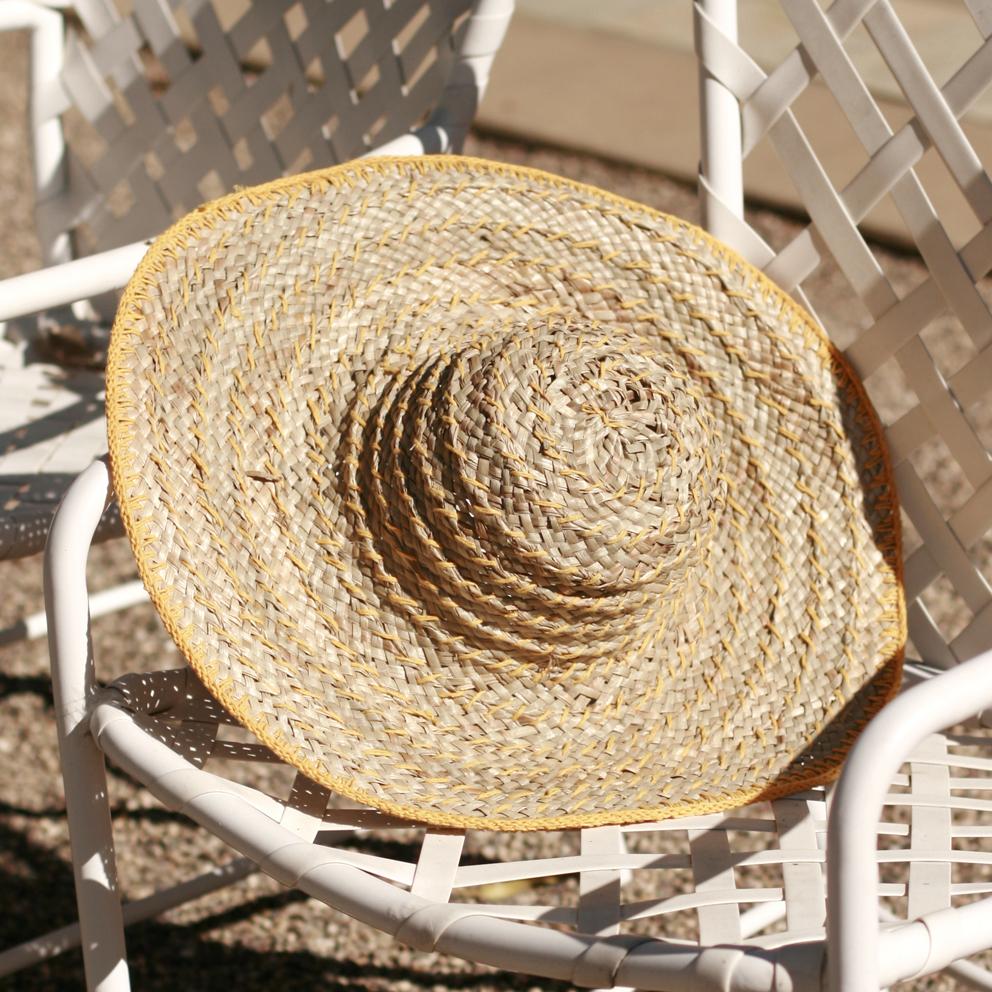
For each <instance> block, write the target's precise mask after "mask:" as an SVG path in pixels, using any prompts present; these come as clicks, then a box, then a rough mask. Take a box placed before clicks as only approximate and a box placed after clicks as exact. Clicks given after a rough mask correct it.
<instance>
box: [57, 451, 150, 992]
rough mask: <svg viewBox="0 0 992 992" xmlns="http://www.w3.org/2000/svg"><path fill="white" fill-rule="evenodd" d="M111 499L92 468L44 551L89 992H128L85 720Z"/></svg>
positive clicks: (102, 795)
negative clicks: (96, 562) (89, 567)
mask: <svg viewBox="0 0 992 992" xmlns="http://www.w3.org/2000/svg"><path fill="white" fill-rule="evenodd" d="M109 496H110V479H109V475H108V473H107V466H106V465H105V464H104V463H103V462H94V463H93V464H92V465H91V466H90V467H89V468H88V469H86V471H85V472H83V473H82V475H80V476H79V478H77V479H76V481H75V482H74V483H73V484H72V486H70V488H69V491H68V492H67V493H66V495H65V498H64V499H63V501H62V505H61V506H60V507H59V509H58V510H57V511H56V514H55V518H54V519H53V521H52V527H51V530H50V531H49V534H48V543H47V544H46V546H45V606H46V610H47V612H48V649H49V654H50V656H51V660H52V688H53V691H54V696H55V718H56V725H57V727H58V733H59V749H60V751H61V756H62V777H63V782H64V786H65V802H66V814H67V817H68V820H69V838H70V843H71V847H72V866H73V875H74V877H75V881H76V903H77V906H78V908H79V923H80V929H81V935H82V949H83V963H84V967H85V971H86V985H87V988H88V989H89V990H90V992H127V990H129V989H130V987H131V986H130V980H129V978H128V969H127V959H126V955H125V950H124V923H123V918H122V914H121V904H120V896H119V893H118V889H117V870H116V864H115V860H114V845H113V835H112V832H111V824H110V808H109V804H108V801H107V774H106V769H105V767H104V762H103V755H102V754H101V752H100V751H99V749H98V748H97V747H96V744H95V742H94V740H93V738H92V736H91V735H90V732H89V722H88V719H87V713H88V708H89V705H90V703H91V701H92V699H93V696H94V693H95V690H96V679H95V675H94V671H93V656H92V652H91V650H90V637H89V609H88V607H89V604H88V600H87V595H86V556H87V552H88V550H89V546H90V542H91V541H92V538H93V533H94V531H95V530H96V527H97V524H98V523H99V522H100V517H101V516H102V514H103V510H104V507H105V506H106V504H107V501H108V499H109Z"/></svg>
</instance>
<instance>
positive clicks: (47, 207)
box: [0, 0, 510, 643]
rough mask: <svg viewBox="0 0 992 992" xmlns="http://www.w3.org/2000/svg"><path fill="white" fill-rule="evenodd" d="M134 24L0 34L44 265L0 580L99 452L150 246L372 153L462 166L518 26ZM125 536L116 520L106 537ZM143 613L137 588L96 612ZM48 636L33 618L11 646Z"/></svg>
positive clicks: (241, 12)
mask: <svg viewBox="0 0 992 992" xmlns="http://www.w3.org/2000/svg"><path fill="white" fill-rule="evenodd" d="M132 6H133V9H132V10H131V13H129V14H128V15H127V16H124V15H122V14H121V13H120V12H119V9H118V5H117V4H115V3H114V2H113V0H79V2H78V3H75V4H73V5H72V6H71V7H67V6H66V5H65V4H55V3H51V4H49V3H44V2H41V0H38V2H35V0H4V2H3V3H2V4H0V30H17V29H22V30H24V29H26V30H28V31H29V32H30V37H31V80H30V109H29V115H30V121H29V136H30V140H31V142H32V148H31V151H32V153H33V154H32V158H33V166H34V181H35V190H36V211H35V214H36V220H37V229H38V235H39V239H40V243H41V251H42V256H43V260H44V263H45V265H46V266H47V267H46V268H44V269H41V270H40V271H37V272H33V273H29V274H27V275H23V276H17V277H14V278H9V279H6V280H3V281H0V321H4V320H6V321H8V322H9V323H8V325H7V327H6V331H5V332H4V333H0V397H2V399H0V561H2V560H5V559H8V558H20V557H24V556H27V555H32V554H36V553H38V552H40V551H41V549H42V547H43V546H44V541H45V535H46V534H47V531H48V526H49V523H50V521H51V515H52V513H53V512H54V509H55V506H56V505H57V503H58V500H59V499H60V498H61V496H62V495H63V494H64V492H65V489H66V487H67V486H68V484H69V482H70V481H71V480H72V479H73V478H74V477H75V475H77V474H78V473H79V472H80V471H81V470H82V469H83V468H85V467H86V465H88V464H89V463H90V462H91V461H92V460H93V458H94V457H96V456H98V455H99V454H100V453H101V452H102V451H104V450H105V447H106V443H105V435H106V429H105V425H104V421H103V403H102V390H103V382H102V374H101V373H100V372H99V370H98V369H97V368H94V367H87V366H92V365H93V364H94V358H95V359H96V362H95V364H97V365H98V364H99V361H100V357H99V352H100V350H101V348H102V347H103V345H105V342H106V331H107V328H108V326H109V321H110V319H111V318H112V317H113V310H114V307H115V305H116V294H115V293H114V292H113V291H114V290H116V289H119V288H120V287H121V286H123V285H124V283H125V282H126V281H127V279H128V278H129V276H130V275H131V273H132V272H133V270H134V266H135V264H136V263H137V261H138V259H140V257H141V256H142V254H143V253H144V250H145V247H146V245H147V240H146V239H149V238H151V237H153V236H154V235H156V234H157V233H159V232H160V231H162V230H163V229H164V228H165V227H167V226H168V225H169V223H171V221H172V220H174V219H176V218H177V217H178V216H181V215H182V214H183V213H185V212H186V211H187V210H189V209H192V208H193V207H194V206H196V204H197V203H200V202H202V201H203V200H204V199H208V198H211V197H214V196H219V195H220V194H221V193H224V192H227V191H228V190H230V189H231V188H232V187H233V186H235V185H245V186H247V185H252V184H254V183H257V182H260V181H263V180H265V179H270V178H274V177H276V176H278V175H281V174H283V173H287V172H294V171H300V170H303V169H306V168H317V167H319V166H323V165H331V164H333V163H335V162H340V161H344V160H346V159H349V158H354V157H356V156H360V155H364V154H374V153H376V152H379V153H381V152H383V151H386V152H393V153H400V154H403V153H413V152H424V151H448V150H458V149H459V148H460V147H461V144H462V141H463V139H464V136H465V133H466V131H467V128H468V125H469V123H470V122H471V120H472V117H473V115H474V112H475V109H476V106H477V104H478V101H479V99H480V98H481V95H482V92H483V90H484V89H485V85H486V81H487V78H488V71H489V63H490V61H491V58H492V54H493V52H494V51H495V49H496V48H497V47H498V45H499V41H500V39H501V37H502V32H503V30H504V28H505V23H506V18H507V16H508V12H509V9H510V4H509V3H508V2H507V3H501V4H497V5H494V4H492V3H489V4H485V3H483V4H477V5H476V6H477V8H480V9H477V10H476V12H475V13H474V14H473V15H472V21H471V24H469V23H467V22H466V20H465V18H466V17H467V15H468V13H469V10H470V8H471V6H472V3H471V0H450V2H447V0H446V2H444V3H430V4H429V3H426V2H418V0H414V2H405V0H404V2H398V3H392V4H387V3H383V2H359V0H347V2H336V3H329V2H325V0H307V2H305V3H289V2H281V0H280V2H265V3H254V4H231V3H226V4H225V3H224V2H223V0H220V2H218V3H216V4H215V3H211V2H206V0H137V2H136V3H134V4H133V5H132ZM59 8H64V9H59ZM121 9H124V8H121ZM411 131H412V132H413V133H411ZM373 150H374V151H373ZM79 301H86V303H85V305H81V304H80V303H79ZM67 304H76V305H75V307H74V310H75V314H74V313H72V312H71V311H69V310H68V309H66V305H67ZM38 311H45V314H44V316H43V317H42V319H41V320H40V321H39V318H38V317H37V316H36V313H37V312H38ZM120 533H121V530H120V522H119V520H118V519H117V516H116V512H115V510H114V508H113V507H112V506H111V507H109V508H108V512H107V515H106V517H105V519H104V520H103V522H102V524H101V526H100V529H99V531H98V537H100V538H105V537H108V536H112V535H115V534H120ZM143 598H144V593H143V590H142V589H141V586H140V583H137V582H132V583H127V584H125V585H124V586H121V587H118V588H116V589H113V590H104V591H103V592H102V593H100V594H97V595H96V596H95V597H94V604H93V607H94V611H95V612H96V613H103V612H107V611H109V610H113V609H117V608H119V607H122V606H126V605H128V604H130V603H133V602H136V601H140V600H142V599H143ZM44 629H45V628H44V617H43V615H41V614H39V615H36V616H31V617H28V618H26V619H25V620H23V621H21V622H20V623H18V624H17V625H15V626H14V627H12V628H8V629H6V630H3V631H0V643H9V642H11V641H14V640H17V639H20V638H21V637H24V636H38V635H41V634H44Z"/></svg>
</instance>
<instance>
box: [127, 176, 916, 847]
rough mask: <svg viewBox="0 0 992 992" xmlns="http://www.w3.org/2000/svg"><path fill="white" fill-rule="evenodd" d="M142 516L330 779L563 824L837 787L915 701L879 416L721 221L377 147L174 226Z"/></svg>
mask: <svg viewBox="0 0 992 992" xmlns="http://www.w3.org/2000/svg"><path fill="white" fill-rule="evenodd" d="M108 419H109V424H110V447H111V456H112V468H113V474H114V481H115V485H116V488H117V492H118V494H119V498H120V502H121V511H122V517H123V519H124V521H125V524H126V527H127V530H128V533H129V535H130V538H131V541H132V544H133V546H134V548H135V552H136V555H137V558H138V563H139V567H140V570H141V573H142V576H143V578H144V581H145V582H146V584H147V585H148V587H149V590H150V592H151V595H152V599H153V601H154V602H155V604H156V606H157V608H158V610H159V612H160V614H161V615H162V617H163V619H164V621H165V623H166V625H167V627H168V628H169V630H170V632H171V633H172V635H173V637H174V638H175V639H176V641H177V643H178V644H179V646H180V648H181V649H182V651H183V653H184V654H185V656H186V657H187V658H188V660H189V662H190V664H191V665H192V666H193V668H194V669H195V671H196V672H197V673H198V675H199V676H200V678H202V679H203V681H204V682H205V684H206V685H207V687H208V688H209V689H210V690H211V691H212V692H213V693H214V694H215V695H216V696H217V697H218V698H219V699H220V700H221V701H222V702H223V703H224V704H225V705H226V706H227V707H228V708H229V709H230V710H231V711H232V712H233V713H234V714H235V716H237V717H238V719H240V720H241V721H242V722H243V723H244V724H245V725H246V726H248V727H249V728H251V729H252V730H253V731H254V732H255V733H256V734H257V735H258V736H259V738H261V740H263V741H264V742H265V743H266V744H268V745H269V746H270V747H271V748H272V749H273V750H274V751H275V752H276V753H277V754H279V755H280V756H281V757H283V758H284V759H286V760H287V761H289V762H290V763H292V764H293V765H295V766H297V767H298V768H300V769H301V770H303V771H304V772H305V773H306V774H307V775H309V776H310V777H311V778H313V779H314V780H315V781H317V782H320V783H322V784H325V785H327V786H329V787H330V788H332V789H334V790H336V791H338V792H340V793H343V794H345V795H346V796H349V797H351V798H352V799H355V800H358V801H361V802H364V803H368V804H370V805H373V806H376V807H379V808H381V809H383V810H386V811H389V812H392V813H395V814H397V815H400V816H407V817H411V818H414V819H419V820H422V821H427V822H431V823H437V824H443V825H452V826H485V827H490V828H495V829H538V828H542V829H551V828H557V827H564V826H584V825H593V824H601V823H611V822H612V823H618V822H631V821H636V820H641V819H655V818H661V817H668V816H673V815H676V814H680V813H684V812H686V811H689V810H700V811H701V810H715V809H720V808H725V807H727V806H730V805H732V804H735V803H739V802H743V801H746V800H748V799H751V798H754V797H757V796H759V795H766V796H770V795H777V794H782V793H784V792H786V791H788V790H792V789H795V788H798V787H802V786H805V785H811V784H813V783H816V782H822V781H824V780H826V779H827V778H829V777H830V776H831V775H832V774H833V773H834V772H835V770H836V768H837V766H838V764H839V762H840V761H841V760H842V758H843V755H844V753H845V752H846V749H847V748H848V747H849V745H850V743H851V742H852V739H853V737H854V735H855V734H856V733H857V731H858V730H859V729H860V727H861V726H863V724H864V723H865V722H866V720H867V719H869V718H870V716H871V715H872V714H873V713H874V712H875V711H876V710H877V709H878V708H879V707H880V706H881V704H882V703H883V702H884V701H885V700H886V699H887V698H889V696H890V695H891V694H892V692H893V691H894V690H895V688H896V686H897V684H898V680H899V674H900V668H901V659H902V645H903V642H904V638H905V617H904V606H903V601H902V596H901V575H900V563H899V528H898V511H897V508H896V504H895V498H894V492H893V489H892V482H891V475H890V467H889V463H888V458H887V455H886V453H885V451H884V448H883V446H882V441H881V431H880V427H879V424H878V422H877V420H876V418H875V415H874V413H873V411H872V410H871V408H870V406H869V404H868V401H867V399H866V398H865V395H864V392H863V390H862V388H861V386H860V384H859V383H858V382H856V380H855V379H854V378H853V376H852V373H851V372H850V370H849V369H848V367H847V366H846V365H845V364H844V362H843V360H842V359H841V358H840V357H839V356H838V355H837V354H836V353H835V352H833V351H832V349H831V347H830V345H829V344H828V342H827V341H826V339H825V338H824V336H823V335H822V333H821V332H820V331H819V330H818V329H817V327H816V326H815V325H814V324H813V323H812V321H811V320H810V319H809V318H808V317H807V316H806V315H805V314H804V313H803V312H802V311H801V310H800V309H799V308H798V307H797V306H796V305H795V304H794V303H793V302H792V301H791V300H789V299H788V298H787V297H786V296H785V295H784V294H783V293H781V292H780V291H779V290H777V289H776V288H775V287H774V286H773V285H772V284H771V283H769V282H768V281H767V280H765V279H764V278H763V277H762V276H761V275H760V274H759V273H758V272H757V271H756V270H754V269H752V268H751V267H750V266H748V265H747V264H746V263H744V262H743V261H741V260H740V259H738V258H737V257H736V256H734V255H732V254H731V253H730V252H729V251H727V250H726V249H725V248H723V247H722V246H721V245H719V244H718V243H717V242H715V241H713V240H712V239H711V238H709V237H708V236H707V235H705V234H704V233H703V232H702V231H700V230H698V229H696V228H694V227H691V226H690V225H687V224H685V223H683V222H681V221H678V220H675V219H673V218H671V217H667V216H665V215H663V214H659V213H656V212H654V211H651V210H649V209H647V208H645V207H641V206H638V205H636V204H633V203H630V202H627V201H624V200H620V199H618V198H616V197H613V196H610V195H608V194H605V193H602V192H600V191H598V190H595V189H592V188H589V187H584V186H580V185H578V184H574V183H570V182H567V181H564V180H561V179H557V178H555V177H552V176H548V175H545V174H543V173H540V172H536V171H532V170H525V169H515V168H510V167H506V166H499V165H495V164H492V163H486V162H481V161H476V160H470V159H435V158H423V159H395V160H380V161H375V162H368V163H360V164H353V165H348V166H342V167H338V168H335V169H332V170H329V171H325V172H317V173H312V174H309V175H305V176H300V177H297V178H294V179H289V180H282V181H279V182H276V183H273V184H270V185H268V186H263V187H258V188H256V189H252V190H247V191H244V192H240V193H237V194H234V195H233V196H230V197H227V198H225V199H223V200H219V201H217V202H215V203H213V204H210V205H208V206H206V207H204V208H202V209H201V210H200V211H198V212H196V213H194V214H192V215H190V216H189V217H187V218H186V219H185V220H184V221H182V222H180V223H179V224H178V225H177V226H176V227H174V228H173V229H172V230H171V231H169V232H168V233H167V234H166V235H164V236H163V237H162V238H161V239H160V240H159V241H158V242H157V243H156V245H155V246H154V247H153V248H152V250H151V251H150V252H149V253H148V256H147V257H146V259H145V260H144V262H143V263H142V265H141V266H140V268H139V270H138V272H137V273H136V275H135V277H134V279H133V280H132V282H131V284H130V286H129V288H128V290H127V293H126V295H125V298H124V301H123V303H122V306H121V310H120V312H119V315H118V319H117V323H116V325H115V328H114V334H113V339H112V343H111V353H110V361H109V366H108Z"/></svg>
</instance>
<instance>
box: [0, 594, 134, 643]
mask: <svg viewBox="0 0 992 992" xmlns="http://www.w3.org/2000/svg"><path fill="white" fill-rule="evenodd" d="M147 601H148V593H147V592H146V591H145V587H144V585H143V584H142V583H141V581H140V580H139V579H135V580H134V581H132V582H122V583H121V584H120V585H117V586H112V587H111V588H110V589H102V590H101V591H100V592H95V593H93V595H92V596H90V619H92V618H93V617H102V616H104V615H105V614H107V613H114V612H116V611H117V610H126V609H127V608H128V607H129V606H135V605H137V604H138V603H145V602H147ZM47 633H48V616H47V615H46V614H45V612H44V611H42V612H40V613H31V614H29V615H28V616H26V617H23V618H22V619H20V620H18V621H17V623H15V624H13V625H12V626H10V627H5V628H3V629H2V630H0V645H5V644H15V643H16V642H17V641H30V640H34V638H36V637H44V636H45V634H47Z"/></svg>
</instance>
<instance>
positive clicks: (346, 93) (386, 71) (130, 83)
mask: <svg viewBox="0 0 992 992" xmlns="http://www.w3.org/2000/svg"><path fill="white" fill-rule="evenodd" d="M472 6H473V4H472V0H392V2H388V0H333V2H332V0H127V2H124V3H118V2H115V0H76V2H75V3H74V5H73V7H72V8H71V11H70V12H69V13H68V14H67V16H66V21H65V25H66V33H65V38H64V44H63V46H62V52H61V57H60V58H61V60H60V64H58V65H54V66H51V65H50V66H48V67H47V72H46V77H47V78H46V79H45V80H44V86H45V92H44V93H43V94H41V96H40V98H41V99H42V100H43V102H44V105H45V113H44V115H43V117H44V119H43V120H38V119H37V118H36V120H35V126H36V128H38V127H41V126H45V125H47V124H50V121H51V119H52V118H53V117H55V118H57V119H58V121H59V124H60V134H61V136H62V139H63V141H64V145H63V148H62V155H61V160H60V161H58V162H57V163H49V168H48V170H47V174H42V173H41V172H39V176H38V184H39V190H38V192H39V196H38V208H37V221H38V227H39V233H40V236H41V239H42V244H43V250H44V252H45V254H46V256H47V259H48V261H56V260H63V259H65V258H66V257H68V255H69V254H72V255H80V254H89V253H92V252H95V251H99V250H103V249H107V248H114V247H117V246H119V245H122V244H126V243H129V242H133V241H137V240H141V239H143V238H147V237H150V236H152V235H154V234H156V233H158V232H159V231H161V230H162V229H164V228H165V227H166V226H167V225H168V224H169V223H170V222H171V221H172V220H174V219H175V218H177V217H179V216H181V215H182V214H184V213H186V212H187V211H189V210H191V209H193V208H194V207H195V206H196V205H197V204H198V203H200V202H202V201H204V200H207V199H211V198H213V197H216V196H219V195H221V194H222V193H224V192H226V191H228V190H230V189H231V188H232V187H234V186H236V185H242V186H247V185H252V184H255V183H259V182H263V181H265V180H268V179H272V178H275V177H277V176H279V175H283V174H286V173H292V172H299V171H304V170H307V169H312V168H319V167H322V166H326V165H331V164H334V163H336V162H341V161H344V160H347V159H350V158H354V157H357V156H359V155H363V154H365V153H367V152H369V151H370V150H371V149H373V148H376V147H379V146H381V145H383V144H385V143H386V142H388V141H390V139H394V138H396V137H397V136H400V135H403V134H406V133H407V132H409V131H410V130H412V129H413V128H415V127H417V126H419V125H421V124H423V123H424V122H425V121H426V120H427V119H428V118H429V117H430V116H431V114H432V112H435V111H436V110H437V108H438V106H439V104H443V103H444V102H445V100H446V99H447V98H449V97H450V96H451V92H450V91H451V88H452V83H453V82H454V83H455V84H456V88H458V86H459V85H460V86H461V87H462V88H464V83H465V80H464V78H462V79H456V80H452V78H451V74H452V68H453V66H454V64H455V62H456V58H457V57H458V53H459V46H461V45H462V43H463V41H464V40H465V37H466V34H467V33H469V32H471V29H472V24H471V20H472V12H471V8H472ZM494 7H496V8H498V10H497V11H496V14H498V15H501V16H502V19H503V21H504V22H505V19H506V17H508V15H509V12H510V8H511V7H512V4H510V3H507V2H501V3H497V4H494V3H493V2H492V0H488V2H487V0H483V2H481V3H476V4H475V13H476V14H479V15H485V16H486V17H487V19H488V21H489V22H490V23H488V24H487V25H486V38H487V40H488V42H489V44H488V46H485V45H484V46H483V49H486V48H487V47H488V50H486V51H484V52H483V54H484V56H485V58H484V59H483V60H482V61H484V62H485V63H486V66H485V67H483V69H482V70H481V71H480V70H479V66H478V65H476V66H475V69H476V71H475V73H474V78H473V82H475V83H477V84H479V83H481V84H482V85H484V82H485V75H486V72H485V69H486V68H487V65H488V60H489V59H491V58H492V53H493V51H494V50H495V47H496V46H497V45H498V43H499V39H500V38H501V37H502V26H505V24H504V25H502V26H500V25H497V28H498V29H497V30H495V31H494V30H493V25H492V23H491V22H492V21H493V20H494V17H493V14H494V10H493V8H494ZM499 19H500V18H499V17H497V18H496V20H497V21H498V20H499ZM476 20H478V18H476ZM476 27H477V25H476ZM478 34H479V32H478V30H477V31H476V35H478ZM476 47H478V46H476ZM461 54H462V56H464V57H467V58H472V57H475V56H478V55H479V54H480V52H479V51H470V52H465V51H462V53H461ZM53 57H54V58H55V59H58V58H59V53H58V52H53V51H50V52H49V54H48V55H47V56H46V58H47V59H48V60H52V59H53ZM463 61H464V59H463ZM479 61H480V60H479V59H478V58H476V62H477V63H478V62H479ZM446 82H447V83H448V84H449V86H448V92H447V93H445V99H442V92H443V91H444V89H445V84H446ZM479 89H480V90H481V86H479ZM480 95H481V92H477V93H476V95H475V98H476V100H477V99H478V97H479V96H480ZM473 110H474V105H473V106H471V107H469V108H468V110H467V112H462V115H461V116H462V119H461V121H460V122H459V123H460V124H462V125H463V129H464V127H467V124H468V123H469V121H470V119H471V113H472V111H473ZM463 111H464V108H463ZM459 138H460V136H458V135H456V136H455V140H456V141H457V140H459ZM55 141H56V143H57V141H58V138H57V137H56V139H55ZM434 150H437V151H443V150H447V149H445V148H437V149H434ZM55 155H56V157H59V155H58V149H56V150H55ZM40 157H41V156H36V158H40ZM66 235H68V237H69V242H68V243H66Z"/></svg>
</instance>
